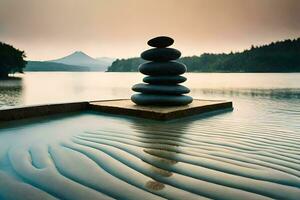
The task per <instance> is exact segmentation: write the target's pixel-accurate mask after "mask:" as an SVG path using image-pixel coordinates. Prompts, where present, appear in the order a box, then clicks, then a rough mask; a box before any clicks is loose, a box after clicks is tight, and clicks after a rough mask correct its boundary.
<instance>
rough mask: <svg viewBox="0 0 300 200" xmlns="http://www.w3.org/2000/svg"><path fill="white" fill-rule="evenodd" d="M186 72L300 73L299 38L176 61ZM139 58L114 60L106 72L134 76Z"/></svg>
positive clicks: (141, 61)
mask: <svg viewBox="0 0 300 200" xmlns="http://www.w3.org/2000/svg"><path fill="white" fill-rule="evenodd" d="M179 61H181V62H183V63H184V64H185V65H186V66H187V69H188V72H300V38H298V39H294V40H284V41H278V42H275V43H274V42H272V43H271V44H268V45H263V46H259V47H254V46H252V47H251V48H250V49H249V50H245V51H243V52H237V53H229V54H225V53H223V54H209V53H204V54H202V55H200V56H192V57H183V58H181V59H179ZM143 62H145V61H143V60H142V59H140V58H130V59H117V60H115V61H114V62H113V63H112V65H111V66H110V67H108V69H107V71H108V72H136V71H138V65H139V64H141V63H143Z"/></svg>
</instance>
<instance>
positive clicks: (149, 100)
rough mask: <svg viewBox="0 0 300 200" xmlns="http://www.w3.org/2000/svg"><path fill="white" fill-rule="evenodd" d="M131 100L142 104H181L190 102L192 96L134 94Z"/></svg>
mask: <svg viewBox="0 0 300 200" xmlns="http://www.w3.org/2000/svg"><path fill="white" fill-rule="evenodd" d="M131 101H133V102H134V103H136V104H138V105H144V106H150V105H155V106H183V105H187V104H190V103H192V101H193V98H192V97H190V96H185V95H178V96H172V95H153V94H134V95H132V96H131Z"/></svg>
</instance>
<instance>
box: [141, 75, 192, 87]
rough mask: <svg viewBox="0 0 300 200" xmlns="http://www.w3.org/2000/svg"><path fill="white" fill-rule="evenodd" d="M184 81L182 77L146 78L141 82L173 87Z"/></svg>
mask: <svg viewBox="0 0 300 200" xmlns="http://www.w3.org/2000/svg"><path fill="white" fill-rule="evenodd" d="M185 81H186V78H185V77H184V76H146V77H144V79H143V82H145V83H149V84H154V85H174V84H178V83H183V82H185Z"/></svg>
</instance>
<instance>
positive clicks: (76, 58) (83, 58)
mask: <svg viewBox="0 0 300 200" xmlns="http://www.w3.org/2000/svg"><path fill="white" fill-rule="evenodd" d="M112 61H113V60H111V61H110V60H108V59H103V58H99V59H95V58H92V57H90V56H89V55H87V54H85V53H83V52H82V51H76V52H74V53H72V54H70V55H68V56H65V57H63V58H59V59H56V60H50V61H49V62H54V63H61V64H66V65H76V66H84V67H89V68H92V69H93V71H105V70H106V69H107V67H108V66H110V65H111V63H112Z"/></svg>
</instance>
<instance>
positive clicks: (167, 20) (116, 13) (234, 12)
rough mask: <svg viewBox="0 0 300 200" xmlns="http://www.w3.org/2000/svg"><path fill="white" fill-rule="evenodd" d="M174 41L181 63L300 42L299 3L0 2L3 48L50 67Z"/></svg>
mask: <svg viewBox="0 0 300 200" xmlns="http://www.w3.org/2000/svg"><path fill="white" fill-rule="evenodd" d="M157 35H169V36H171V37H173V38H174V39H175V45H174V47H176V48H178V49H180V50H181V52H182V53H183V55H199V54H201V53H203V52H211V53H213V52H215V53H218V52H230V51H231V50H233V51H239V50H244V49H246V48H249V47H250V46H251V44H254V45H259V44H265V43H269V42H271V41H275V40H282V39H288V38H296V37H300V0H0V41H2V42H7V43H10V44H13V45H14V46H16V47H17V48H19V49H22V50H25V51H26V54H27V57H28V59H31V60H47V59H54V58H58V57H62V56H65V55H67V54H70V53H72V52H73V51H76V50H81V51H84V52H86V53H87V54H89V55H91V56H93V57H102V56H108V57H119V58H120V57H122V58H125V57H134V56H138V55H139V54H140V53H141V51H143V50H144V49H146V48H148V47H147V45H146V42H147V40H148V39H150V38H151V37H153V36H157Z"/></svg>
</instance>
